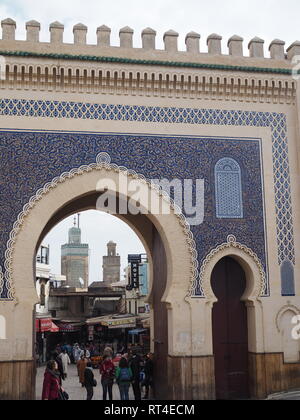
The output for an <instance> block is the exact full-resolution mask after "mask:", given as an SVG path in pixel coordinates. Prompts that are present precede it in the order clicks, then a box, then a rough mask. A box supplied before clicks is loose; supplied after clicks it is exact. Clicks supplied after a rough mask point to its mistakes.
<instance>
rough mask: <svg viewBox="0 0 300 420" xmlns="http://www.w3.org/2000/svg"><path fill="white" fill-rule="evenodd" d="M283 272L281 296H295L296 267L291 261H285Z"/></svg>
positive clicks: (282, 267)
mask: <svg viewBox="0 0 300 420" xmlns="http://www.w3.org/2000/svg"><path fill="white" fill-rule="evenodd" d="M280 271H281V295H282V296H295V279H294V267H293V264H292V263H291V262H290V261H284V262H283V263H282V265H281V268H280Z"/></svg>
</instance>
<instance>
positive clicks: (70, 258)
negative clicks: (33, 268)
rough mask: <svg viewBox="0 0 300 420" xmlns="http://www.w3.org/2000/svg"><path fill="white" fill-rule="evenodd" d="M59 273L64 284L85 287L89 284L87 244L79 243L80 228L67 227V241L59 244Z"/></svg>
mask: <svg viewBox="0 0 300 420" xmlns="http://www.w3.org/2000/svg"><path fill="white" fill-rule="evenodd" d="M61 273H62V275H64V276H66V279H67V280H66V286H68V287H72V288H78V289H80V288H87V287H88V285H89V246H88V244H83V243H81V229H80V228H79V226H78V227H75V226H74V227H72V228H71V229H69V242H68V243H67V244H64V245H62V246H61Z"/></svg>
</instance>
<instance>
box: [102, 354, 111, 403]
mask: <svg viewBox="0 0 300 420" xmlns="http://www.w3.org/2000/svg"><path fill="white" fill-rule="evenodd" d="M100 374H101V383H102V388H103V400H104V401H106V394H107V391H108V395H109V399H110V400H112V399H113V393H112V388H113V384H114V378H115V365H114V364H113V362H112V360H111V357H110V356H104V357H103V362H102V363H101V365H100Z"/></svg>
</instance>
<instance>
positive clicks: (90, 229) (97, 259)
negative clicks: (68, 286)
mask: <svg viewBox="0 0 300 420" xmlns="http://www.w3.org/2000/svg"><path fill="white" fill-rule="evenodd" d="M73 225H74V216H71V217H68V218H66V219H65V220H63V221H62V222H61V223H59V224H58V225H56V227H54V228H53V229H52V231H51V232H49V234H48V235H47V236H46V238H45V239H44V241H43V244H44V245H50V265H51V270H52V272H53V273H55V274H60V269H61V266H60V261H61V249H60V247H61V245H62V244H65V243H67V242H68V230H69V229H70V228H71V227H72V226H73ZM80 228H81V242H82V243H88V244H89V248H90V260H89V263H90V264H89V268H90V270H89V271H90V273H89V282H90V283H92V282H94V281H102V256H103V255H107V247H106V244H107V243H108V242H109V241H111V240H112V241H114V242H116V243H117V253H118V254H119V255H120V256H121V267H122V270H121V275H122V274H123V269H124V268H125V267H126V265H127V257H128V254H143V253H145V249H144V247H143V245H142V243H141V241H140V240H139V238H138V237H137V235H136V234H135V233H134V232H133V231H132V230H131V228H130V227H129V226H128V225H127V224H126V223H124V222H122V221H121V220H119V219H117V218H116V217H114V216H111V215H109V214H105V213H103V212H100V211H96V210H89V211H85V212H83V213H81V216H80Z"/></svg>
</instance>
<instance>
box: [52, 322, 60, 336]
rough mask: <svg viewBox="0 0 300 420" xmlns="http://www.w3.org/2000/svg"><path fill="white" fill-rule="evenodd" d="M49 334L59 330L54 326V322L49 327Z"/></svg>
mask: <svg viewBox="0 0 300 420" xmlns="http://www.w3.org/2000/svg"><path fill="white" fill-rule="evenodd" d="M51 332H53V333H57V332H59V328H58V326H57V325H55V324H54V322H52V325H51Z"/></svg>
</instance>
